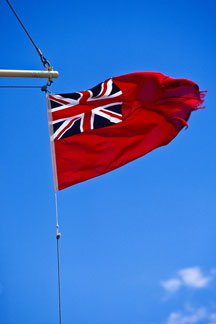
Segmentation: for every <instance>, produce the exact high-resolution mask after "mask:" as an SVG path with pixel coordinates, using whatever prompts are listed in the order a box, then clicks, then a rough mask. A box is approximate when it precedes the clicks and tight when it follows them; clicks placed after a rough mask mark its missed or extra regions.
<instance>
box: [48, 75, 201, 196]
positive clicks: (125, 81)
mask: <svg viewBox="0 0 216 324" xmlns="http://www.w3.org/2000/svg"><path fill="white" fill-rule="evenodd" d="M203 97H204V93H203V92H200V91H199V87H198V85H197V84H195V83H194V82H192V81H189V80H187V79H174V78H170V77H168V76H165V75H163V74H161V73H155V72H137V73H131V74H126V75H121V76H118V77H113V78H110V79H108V80H106V81H104V82H102V83H100V84H98V85H97V86H96V87H94V88H92V89H89V90H86V91H80V92H75V93H67V94H59V95H48V96H47V99H48V119H49V128H50V140H51V148H52V159H53V170H54V178H55V190H56V191H58V190H61V189H64V188H66V187H69V186H71V185H74V184H76V183H79V182H81V181H85V180H87V179H90V178H93V177H96V176H99V175H101V174H104V173H106V172H109V171H111V170H114V169H116V168H119V167H120V166H122V165H124V164H126V163H128V162H130V161H132V160H134V159H137V158H139V157H141V156H142V155H144V154H146V153H148V152H150V151H151V150H153V149H155V148H157V147H159V146H162V145H166V144H168V143H169V142H170V141H171V140H172V139H173V138H174V137H175V136H176V135H177V134H178V132H179V131H180V130H181V129H182V128H183V127H184V126H187V120H188V118H189V116H190V113H191V112H192V111H193V110H196V109H198V108H199V107H200V105H201V104H202V102H203Z"/></svg>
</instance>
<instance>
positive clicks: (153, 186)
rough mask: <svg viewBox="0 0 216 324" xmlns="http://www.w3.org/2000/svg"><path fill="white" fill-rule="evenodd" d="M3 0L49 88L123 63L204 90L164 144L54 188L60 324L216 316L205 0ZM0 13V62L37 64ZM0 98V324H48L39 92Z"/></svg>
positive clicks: (213, 323)
mask: <svg viewBox="0 0 216 324" xmlns="http://www.w3.org/2000/svg"><path fill="white" fill-rule="evenodd" d="M11 1H12V0H11ZM12 4H13V5H14V7H15V9H16V10H17V12H18V14H19V15H20V17H21V18H22V20H23V22H24V24H25V26H26V27H27V28H28V30H29V32H30V34H31V36H32V37H33V39H34V41H35V42H36V44H37V45H38V47H39V48H40V49H41V50H42V52H43V54H44V56H46V57H47V59H48V60H50V62H51V64H52V65H53V66H54V69H56V70H58V71H59V73H60V76H59V79H57V80H56V81H55V82H54V84H53V85H52V88H51V90H52V91H53V92H54V93H64V92H75V91H80V90H85V89H89V88H91V87H92V86H94V85H96V84H98V83H99V82H101V81H103V80H105V79H106V78H108V77H111V76H117V75H121V74H126V73H130V72H135V71H157V72H162V73H164V74H166V75H169V76H171V77H176V78H188V79H190V80H192V81H194V82H196V83H197V84H198V85H199V86H200V89H201V90H208V95H207V97H206V101H205V105H206V107H207V108H206V109H205V110H199V111H197V112H193V113H192V115H191V118H190V120H189V128H188V130H187V131H185V130H182V131H181V133H180V134H179V135H178V136H177V137H176V138H175V139H174V140H173V141H172V142H171V143H170V144H169V145H168V146H166V147H163V148H159V149H157V150H155V151H153V152H152V153H149V154H148V155H146V156H144V157H142V158H140V159H138V160H136V161H134V162H132V163H130V164H128V165H126V166H124V167H122V168H120V169H118V170H115V171H113V172H111V173H108V174H106V175H103V176H100V177H98V178H95V179H92V180H89V181H86V182H84V183H81V184H78V185H75V186H73V187H70V188H68V189H65V190H62V191H61V192H59V193H58V202H59V223H60V232H61V233H62V237H61V239H60V262H61V284H62V323H63V324H71V323H75V324H89V323H94V324H194V323H195V324H216V259H215V247H216V218H215V204H216V202H215V192H216V189H215V183H216V174H215V164H216V146H215V117H216V112H215V109H214V108H215V72H216V64H215V52H216V51H215V49H216V45H215V44H216V43H215V32H216V20H215V16H216V3H215V1H214V0H206V1H200V0H196V1H195V0H187V1H186V0H182V1H169V0H164V1H159V0H157V1H138V0H134V1H130V2H127V1H121V0H120V1H113V0H110V1H109V2H102V1H91V2H89V1H85V0H84V1H82V2H75V1H69V0H65V1H56V0H52V1H51V0H47V1H42V0H37V1H31V2H30V1H26V0H23V1H18V0H13V1H12ZM0 12H1V19H0V28H1V51H0V61H1V67H0V68H1V69H36V70H40V69H43V67H42V64H41V62H40V59H39V57H38V55H37V53H36V51H35V49H34V48H33V46H32V44H31V43H30V41H29V40H28V39H27V37H26V35H25V34H24V32H23V30H22V29H21V28H20V26H19V25H18V22H17V20H16V19H15V17H14V16H13V14H12V12H11V11H10V9H9V7H8V6H7V4H6V2H5V1H1V3H0ZM43 83H44V81H43V80H34V79H29V80H20V79H6V78H4V79H3V78H1V79H0V85H8V84H11V85H14V84H26V85H41V84H43ZM0 107H1V116H2V117H1V120H2V123H1V133H2V140H1V142H0V148H1V159H0V176H1V178H0V179H1V189H0V190H1V198H0V199H1V235H0V242H1V249H0V260H1V262H0V323H2V324H3V323H4V324H18V323H22V324H47V323H52V324H54V323H58V289H57V257H56V239H55V205H54V188H53V177H52V168H51V154H50V144H49V135H48V127H47V114H46V99H45V95H44V93H42V92H41V91H40V89H32V90H24V89H23V90H20V89H18V90H17V89H0Z"/></svg>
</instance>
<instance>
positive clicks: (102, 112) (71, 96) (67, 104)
mask: <svg viewBox="0 0 216 324" xmlns="http://www.w3.org/2000/svg"><path fill="white" fill-rule="evenodd" d="M48 102H49V108H50V110H49V112H51V120H50V123H51V125H52V136H51V140H60V139H63V138H66V137H69V136H72V135H76V134H79V133H82V132H88V131H91V130H93V129H96V128H101V127H106V126H111V125H114V124H116V123H120V122H122V91H121V90H120V89H119V88H118V87H117V85H116V84H115V83H114V82H113V80H112V78H111V79H108V80H106V81H105V82H102V83H100V84H98V85H97V86H96V87H94V88H92V89H90V90H86V91H81V92H75V93H67V94H59V95H49V96H48Z"/></svg>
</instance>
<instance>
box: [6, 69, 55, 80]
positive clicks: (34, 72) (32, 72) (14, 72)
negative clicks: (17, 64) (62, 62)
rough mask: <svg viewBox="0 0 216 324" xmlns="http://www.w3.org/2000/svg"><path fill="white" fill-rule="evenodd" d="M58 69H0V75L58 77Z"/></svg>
mask: <svg viewBox="0 0 216 324" xmlns="http://www.w3.org/2000/svg"><path fill="white" fill-rule="evenodd" d="M58 76H59V73H58V71H49V70H48V71H37V70H0V77H14V78H47V79H52V78H58Z"/></svg>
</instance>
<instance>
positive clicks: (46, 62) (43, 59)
mask: <svg viewBox="0 0 216 324" xmlns="http://www.w3.org/2000/svg"><path fill="white" fill-rule="evenodd" d="M6 2H7V4H8V5H9V7H10V8H11V10H12V11H13V13H14V15H15V16H16V18H17V20H18V21H19V23H20V25H21V26H22V28H23V29H24V31H25V33H26V35H27V36H28V38H29V39H30V41H31V42H32V44H33V46H34V47H35V49H36V51H37V53H38V55H39V56H40V59H41V62H42V63H43V66H44V67H45V69H46V70H48V71H49V70H52V67H51V65H50V63H49V61H48V60H47V59H46V58H45V57H44V56H43V54H42V52H41V50H40V49H39V48H38V47H37V46H36V44H35V42H34V41H33V39H32V37H31V36H30V34H29V32H28V31H27V29H26V28H25V26H24V25H23V23H22V21H21V20H20V18H19V16H18V15H17V13H16V11H15V10H14V8H13V7H12V5H11V4H10V2H9V1H8V0H6Z"/></svg>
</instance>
